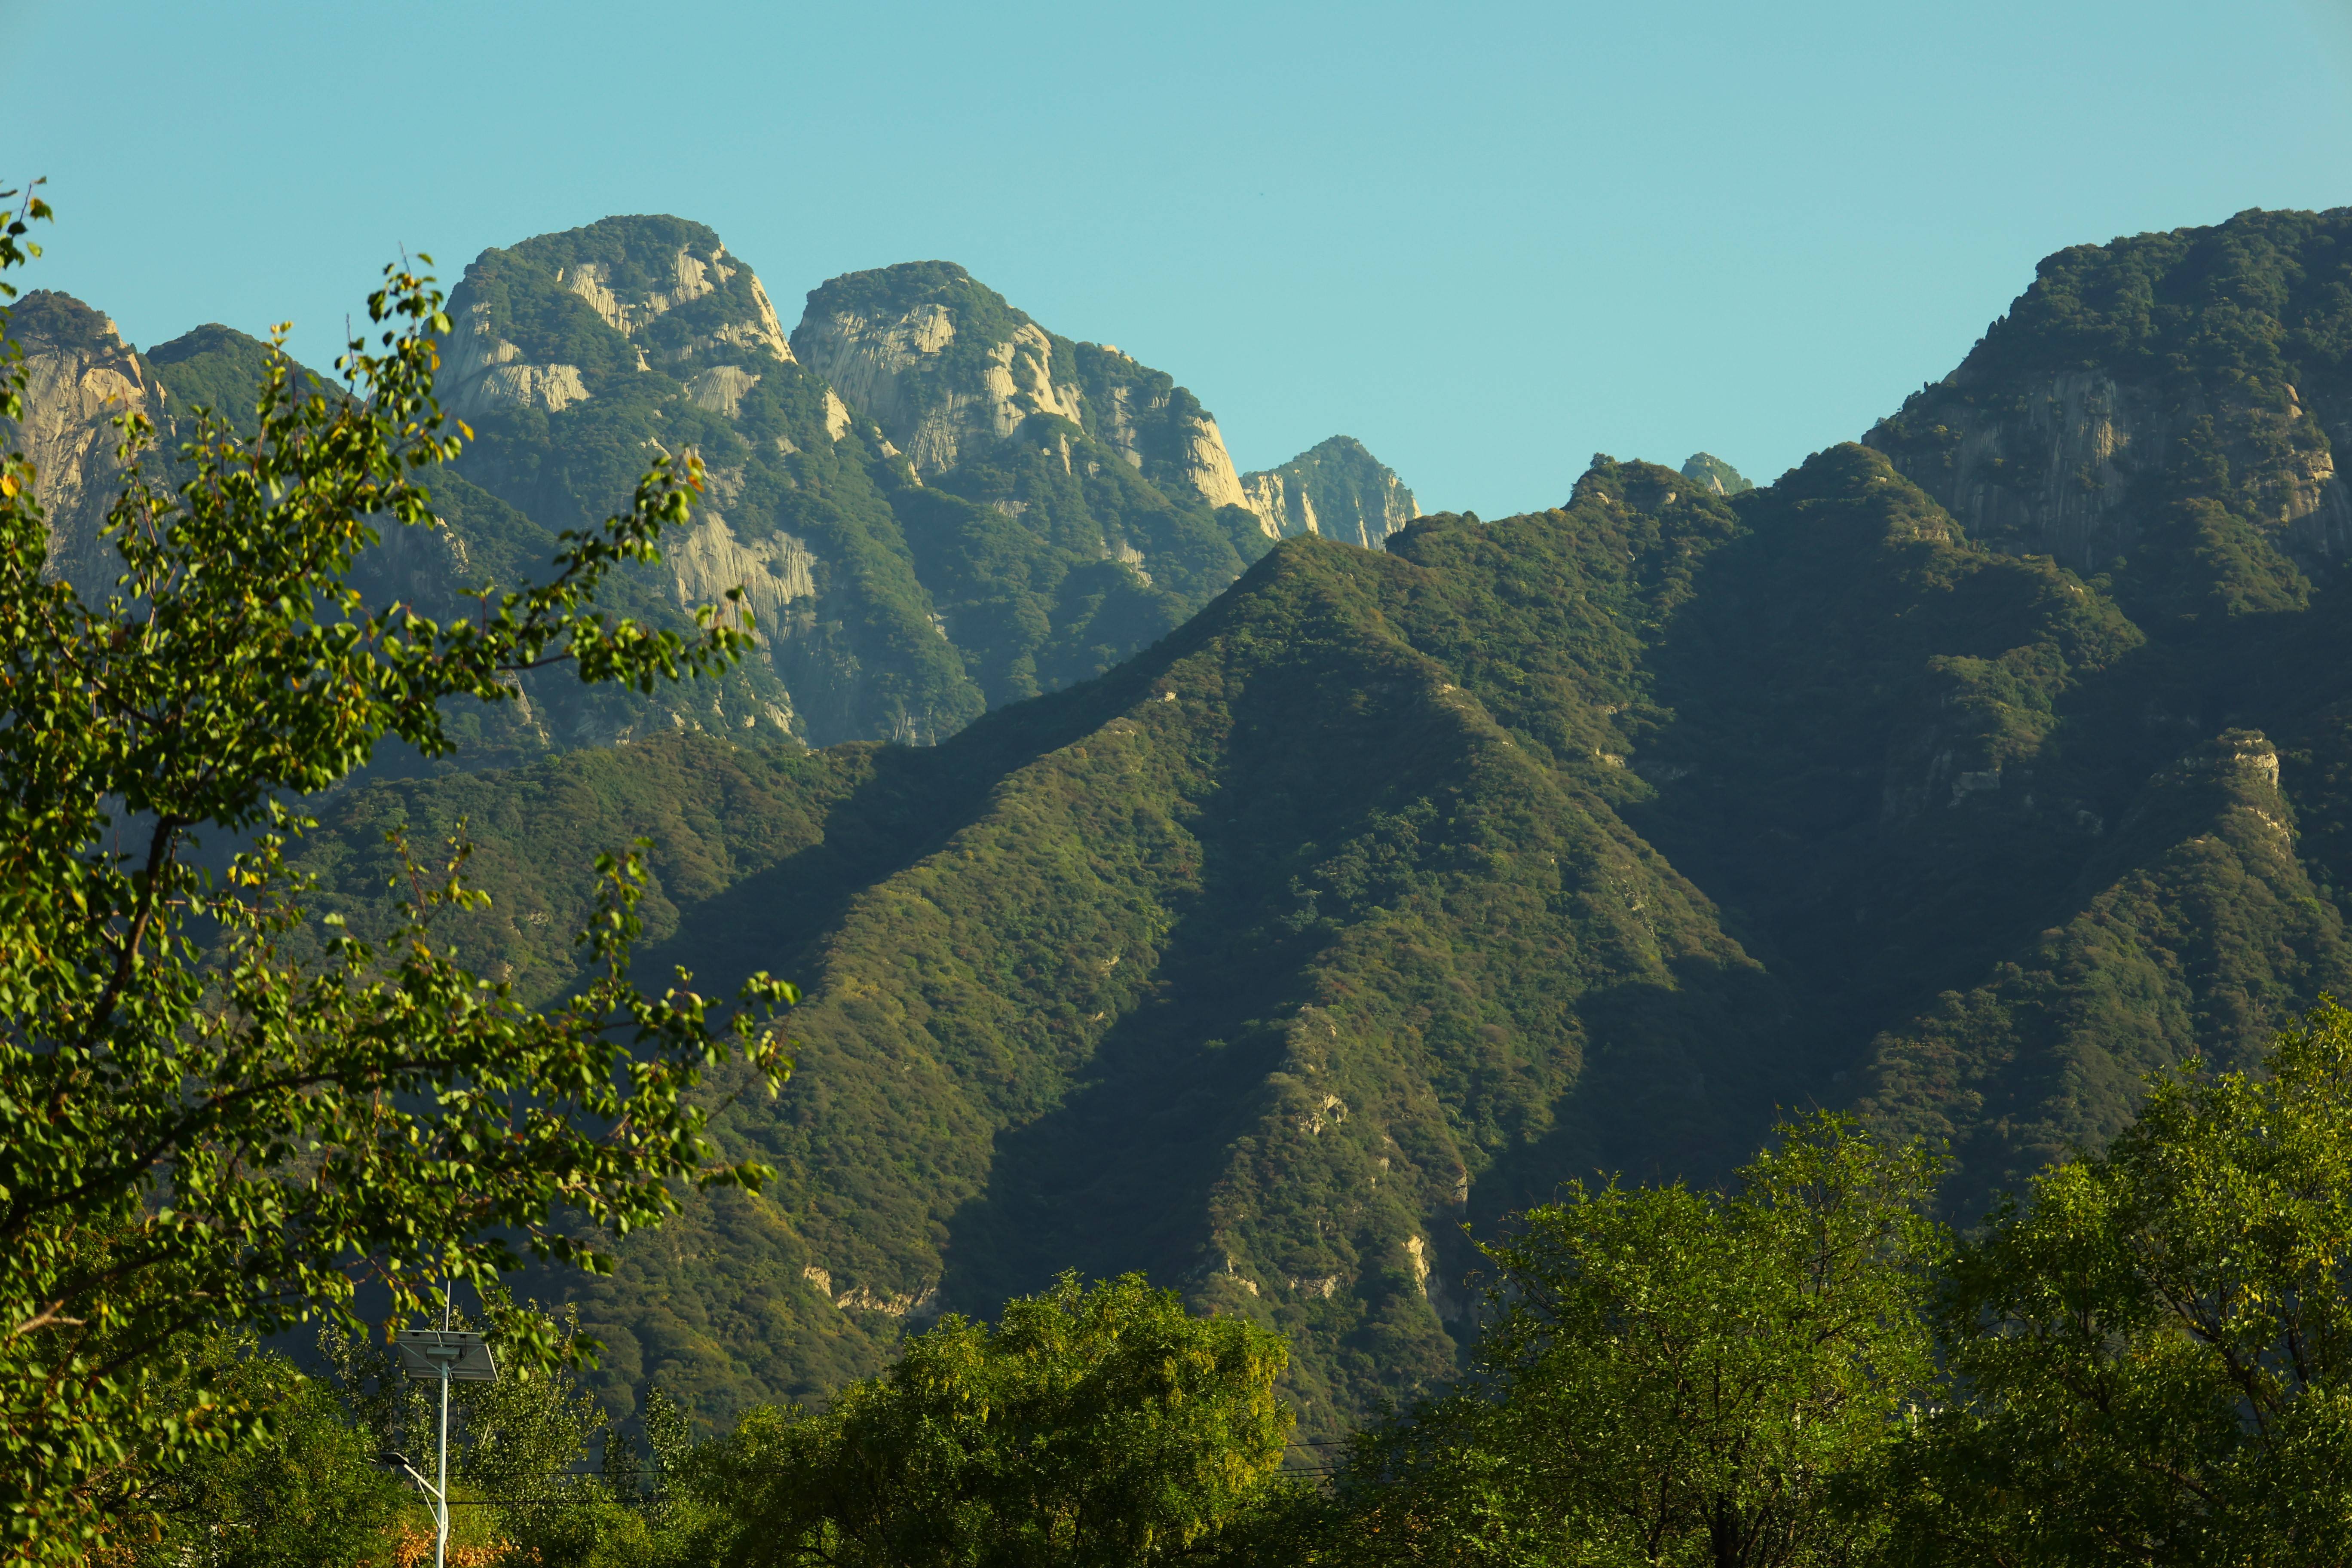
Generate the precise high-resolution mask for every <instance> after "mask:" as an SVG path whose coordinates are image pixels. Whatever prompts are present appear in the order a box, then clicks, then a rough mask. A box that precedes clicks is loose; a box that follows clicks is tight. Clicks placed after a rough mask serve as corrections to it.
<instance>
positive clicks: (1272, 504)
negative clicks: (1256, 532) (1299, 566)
mask: <svg viewBox="0 0 2352 1568" xmlns="http://www.w3.org/2000/svg"><path fill="white" fill-rule="evenodd" d="M1241 485H1242V493H1243V495H1244V497H1245V498H1246V499H1247V502H1248V505H1249V509H1250V510H1252V511H1254V512H1255V513H1256V514H1257V517H1258V521H1259V525H1260V526H1261V527H1263V528H1264V529H1265V531H1266V533H1267V535H1268V536H1269V537H1271V538H1276V539H1291V538H1295V537H1297V535H1299V534H1302V533H1313V534H1319V535H1321V536H1322V537H1323V538H1325V539H1336V540H1339V542H1342V543H1345V544H1359V545H1361V546H1363V547H1364V548H1365V549H1367V550H1378V549H1379V548H1381V543H1382V542H1384V541H1385V540H1386V539H1387V538H1388V537H1389V535H1391V534H1392V533H1394V532H1396V531H1397V530H1399V529H1401V528H1402V527H1403V526H1404V525H1405V524H1406V523H1409V522H1411V521H1412V520H1413V519H1414V518H1416V517H1419V516H1420V515H1421V508H1420V507H1419V506H1418V505H1416V504H1415V503H1414V501H1413V499H1412V491H1411V490H1409V489H1405V488H1404V481H1403V480H1402V479H1398V478H1397V477H1396V475H1395V474H1394V473H1393V472H1391V470H1390V469H1389V468H1386V467H1384V466H1383V465H1382V464H1381V460H1380V459H1379V458H1375V457H1373V456H1372V455H1371V453H1370V452H1368V451H1366V450H1365V449H1364V444H1363V443H1362V442H1360V441H1358V440H1356V439H1355V438H1353V437H1348V436H1334V437H1331V438H1330V439H1329V440H1328V441H1325V442H1323V443H1322V444H1321V445H1319V446H1317V447H1310V448H1308V449H1307V451H1304V452H1301V453H1300V454H1299V455H1298V456H1297V457H1296V458H1291V459H1290V461H1288V462H1286V463H1285V464H1283V465H1282V466H1281V467H1280V468H1264V469H1260V470H1259V471H1257V472H1255V473H1249V474H1244V475H1243V476H1242V479H1241Z"/></svg>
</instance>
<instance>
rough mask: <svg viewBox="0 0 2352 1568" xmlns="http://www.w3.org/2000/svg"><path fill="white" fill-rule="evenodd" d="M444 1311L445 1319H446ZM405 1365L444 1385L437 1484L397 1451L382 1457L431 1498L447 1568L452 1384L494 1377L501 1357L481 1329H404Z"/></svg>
mask: <svg viewBox="0 0 2352 1568" xmlns="http://www.w3.org/2000/svg"><path fill="white" fill-rule="evenodd" d="M443 1321H445V1322H446V1321H447V1319H446V1317H445V1318H444V1319H443ZM393 1348H394V1350H395V1351H397V1352H399V1353H400V1365H401V1370H403V1371H404V1372H405V1373H408V1375H409V1376H411V1377H414V1378H425V1379H429V1380H431V1381H433V1382H436V1383H438V1384H440V1385H441V1457H440V1462H439V1464H438V1466H437V1467H436V1471H435V1473H436V1475H437V1476H438V1477H439V1479H440V1484H439V1485H438V1486H435V1485H433V1484H431V1483H430V1482H428V1481H426V1480H425V1478H424V1477H423V1476H420V1475H418V1474H417V1473H416V1467H415V1466H414V1465H412V1464H410V1463H409V1462H408V1460H407V1459H406V1458H404V1457H403V1456H402V1455H399V1454H394V1453H390V1452H386V1453H384V1454H382V1455H380V1456H378V1459H379V1462H380V1463H383V1464H387V1465H398V1466H399V1467H400V1468H402V1469H404V1470H406V1471H407V1472H408V1474H409V1478H410V1479H412V1480H414V1481H415V1483H416V1487H417V1489H418V1490H419V1491H422V1492H424V1493H425V1495H426V1496H428V1497H430V1498H431V1499H432V1500H433V1524H434V1537H433V1568H448V1561H449V1385H450V1384H452V1383H495V1382H497V1381H498V1376H499V1367H498V1363H497V1362H495V1361H493V1360H492V1359H491V1357H490V1347H489V1345H488V1342H486V1341H485V1340H484V1339H483V1338H482V1336H481V1335H479V1334H469V1333H466V1332H463V1331H452V1330H449V1329H403V1330H402V1331H400V1332H399V1333H397V1334H395V1335H394V1336H393Z"/></svg>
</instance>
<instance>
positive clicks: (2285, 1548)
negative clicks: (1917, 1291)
mask: <svg viewBox="0 0 2352 1568" xmlns="http://www.w3.org/2000/svg"><path fill="white" fill-rule="evenodd" d="M1940 1310H1941V1315H1942V1321H1943V1333H1944V1337H1945V1338H1946V1340H1947V1342H1948V1354H1949V1357H1950V1362H1951V1366H1952V1369H1953V1373H1954V1375H1955V1394H1956V1397H1955V1400H1954V1402H1953V1404H1952V1405H1950V1406H1949V1407H1948V1409H1946V1410H1944V1411H1942V1412H1940V1413H1939V1414H1938V1415H1937V1416H1936V1417H1935V1418H1934V1419H1933V1420H1932V1421H1930V1422H1929V1423H1928V1424H1927V1426H1925V1427H1924V1428H1923V1429H1922V1430H1921V1432H1920V1434H1919V1437H1918V1440H1917V1441H1916V1443H1914V1444H1912V1445H1910V1446H1909V1447H1910V1449H1911V1454H1910V1458H1909V1462H1908V1464H1907V1465H1906V1473H1905V1475H1904V1477H1903V1478H1902V1484H1903V1487H1904V1494H1905V1496H1906V1500H1907V1507H1908V1510H1909V1512H1908V1516H1907V1518H1906V1530H1905V1531H1904V1537H1905V1541H1906V1546H1907V1548H1908V1551H1909V1554H1910V1555H1911V1556H1912V1557H1913V1558H1914V1559H1915V1560H1917V1561H1925V1562H1937V1563H1996V1564H2011V1563H2014V1564H2028V1563H2033V1564H2042V1563H2049V1564H2058V1563H2065V1564H2070V1565H2071V1564H2084V1565H2089V1564H2105V1563H2175V1564H2182V1565H2189V1564H2199V1565H2201V1564H2222V1563H2229V1564H2238V1563H2342V1562H2345V1561H2347V1560H2352V1465H2347V1461H2346V1456H2347V1454H2352V1012H2347V1011H2346V1010H2345V1009H2344V1008H2343V1007H2342V1006H2340V1005H2336V1003H2334V1002H2332V1001H2331V1002H2325V1003H2323V1004H2322V1005H2320V1006H2318V1007H2317V1008H2316V1009H2315V1010H2314V1011H2313V1012H2312V1013H2311V1014H2309V1016H2307V1017H2306V1018H2305V1021H2304V1023H2303V1025H2302V1026H2301V1027H2299V1028H2295V1029H2292V1030H2289V1031H2287V1032H2285V1033H2284V1034H2282V1035H2280V1036H2279V1037H2277V1040H2276V1042H2275V1044H2274V1045H2273V1049H2272V1052H2271V1055H2270V1058H2269V1059H2268V1062H2267V1064H2266V1071H2263V1072H2261V1073H2252V1072H2246V1073H2229V1074H2223V1075H2219V1076H2210V1077H2209V1076H2205V1075H2204V1074H2203V1073H2202V1072H2201V1070H2200V1067H2199V1065H2198V1064H2196V1063H2191V1064H2189V1066H2187V1067H2185V1068H2183V1069H2181V1070H2180V1071H2179V1072H2178V1073H2175V1074H2170V1075H2167V1076H2165V1077H2162V1078H2159V1079H2157V1080H2156V1081H2155V1083H2154V1086H2153V1088H2152V1089H2151V1091H2150V1093H2149V1096H2148V1099H2147V1105H2146V1106H2145V1108H2144V1109H2143V1110H2142V1111H2141V1113H2140V1116H2139V1119H2138V1121H2137V1122H2136V1123H2135V1124H2134V1125H2133V1126H2132V1127H2131V1128H2130V1129H2129V1130H2128V1131H2126V1132H2124V1133H2123V1134H2122V1135H2121V1136H2119V1137H2118V1138H2116V1141H2115V1142H2114V1143H2113V1144H2112V1145H2111V1146H2110V1147H2109V1149H2108V1150H2107V1152H2105V1153H2104V1154H2101V1155H2098V1156H2095V1157H2089V1158H2083V1159H2077V1160H2074V1161H2073V1162H2071V1163H2066V1164H2063V1165H2059V1166H2057V1167H2055V1168H2053V1169H2052V1170H2050V1171H2047V1172H2045V1173H2043V1174H2042V1175H2041V1176H2040V1177H2038V1178H2037V1179H2036V1180H2035V1182H2034V1183H2033V1185H2032V1190H2031V1191H2030V1192H2029V1193H2028V1194H2026V1195H2025V1196H2024V1197H2023V1198H2022V1199H2020V1200H2012V1201H2010V1202H2008V1203H2006V1204H2004V1205H2002V1206H2001V1207H2000V1209H1999V1210H1997V1211H1996V1212H1995V1214H1994V1215H1993V1216H1992V1218H1991V1220H1990V1224H1989V1225H1988V1226H1987V1227H1986V1229H1985V1231H1984V1232H1983V1234H1982V1235H1981V1236H1980V1237H1978V1238H1977V1239H1975V1240H1972V1241H1971V1242H1970V1243H1969V1244H1968V1245H1967V1246H1966V1247H1963V1248H1962V1249H1961V1250H1960V1252H1959V1254H1958V1259H1957V1261H1956V1264H1955V1266H1954V1268H1953V1271H1952V1275H1951V1279H1950V1281H1949V1285H1948V1290H1947V1293H1946V1296H1945V1299H1944V1300H1943V1302H1942V1304H1941V1309H1940Z"/></svg>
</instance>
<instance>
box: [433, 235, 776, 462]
mask: <svg viewBox="0 0 2352 1568" xmlns="http://www.w3.org/2000/svg"><path fill="white" fill-rule="evenodd" d="M518 275H520V276H518ZM547 283H552V284H553V285H555V286H556V288H557V289H560V290H561V293H560V294H559V295H558V296H557V298H558V300H578V301H579V304H578V305H577V306H573V307H571V308H572V309H574V310H578V309H583V308H584V309H585V310H587V311H588V312H590V313H592V314H593V316H594V317H595V318H596V320H598V321H602V322H603V323H604V325H605V326H607V327H609V328H611V329H612V330H613V331H615V332H617V333H619V334H620V335H621V336H622V338H624V339H625V340H626V342H627V349H626V350H625V351H623V352H621V353H605V354H602V355H600V356H599V357H600V363H594V364H584V363H572V361H571V359H569V358H567V357H565V356H566V355H567V354H576V353H579V352H580V351H581V350H582V349H592V350H593V348H595V346H596V345H595V343H594V338H593V330H592V331H591V333H590V334H589V336H588V338H587V339H586V340H585V341H583V339H582V338H581V337H580V335H579V334H578V333H577V332H576V331H567V329H566V328H565V326H564V323H563V321H562V316H561V312H560V311H553V312H551V311H550V310H545V309H541V310H535V311H532V312H530V313H529V315H528V316H527V317H523V316H518V315H517V314H516V312H515V310H514V304H513V302H514V300H515V298H516V292H515V291H516V288H517V286H518V285H519V284H520V286H521V287H522V289H523V290H524V292H525V293H528V294H537V293H540V292H541V288H542V287H543V285H544V284H547ZM452 303H453V305H454V306H456V307H457V308H456V309H455V310H453V312H452V314H453V315H454V316H455V317H456V318H457V332H456V333H455V334H454V335H453V337H452V339H451V341H450V342H449V344H448V345H447V347H446V350H445V352H444V354H443V365H442V370H441V374H440V375H439V377H438V378H437V379H436V390H437V391H438V392H439V394H440V396H441V401H442V405H443V406H444V407H446V408H447V409H448V410H449V411H450V412H451V413H454V414H457V415H458V416H461V417H464V418H468V419H471V418H475V417H478V416H483V415H487V414H490V413H493V412H495V411H497V410H499V409H500V408H536V409H539V410H541V412H544V413H549V414H559V413H562V411H563V410H564V409H566V408H568V407H570V406H572V405H574V404H576V403H580V402H583V401H584V400H586V399H588V398H590V397H593V396H594V395H596V392H597V389H598V384H600V383H601V382H603V381H604V379H606V378H607V377H610V376H613V375H626V374H632V373H636V372H645V371H650V370H655V369H659V370H662V371H664V372H666V373H668V374H674V375H676V376H677V377H678V378H679V379H680V380H682V381H685V382H686V383H687V384H688V397H689V398H690V399H691V400H692V401H693V402H695V403H696V404H697V405H698V406H701V407H704V408H708V409H709V410H710V411H711V412H713V413H723V414H725V415H727V416H729V417H730V418H731V417H733V416H735V413H736V411H737V407H738V405H739V404H740V400H741V396H742V394H743V393H744V392H745V391H748V390H749V388H750V386H751V384H755V383H756V382H757V381H758V379H759V377H760V375H761V374H762V372H761V369H760V366H761V363H762V362H767V361H773V362H780V363H786V364H789V363H792V362H793V351H792V344H791V342H790V341H789V340H788V339H787V337H786V336H785V333H784V327H783V322H782V321H781V320H780V319H779V318H778V317H777V315H776V308H775V306H774V304H773V303H772V302H771V301H770V300H769V298H768V291H767V289H765V288H764V287H762V286H761V282H760V280H759V279H758V278H756V277H754V276H752V274H751V271H750V270H749V269H748V268H745V267H744V266H743V265H742V264H741V263H740V262H738V261H736V260H734V259H733V258H730V257H729V256H728V254H727V247H725V246H724V245H722V244H720V243H719V237H718V236H717V235H715V234H713V233H712V232H711V231H710V230H709V229H708V228H706V227H704V226H702V225H700V224H689V223H686V222H684V221H682V220H680V219H677V218H669V217H647V218H606V219H604V220H603V221H602V222H601V223H594V224H591V225H589V226H587V227H585V228H579V229H572V230H571V231H569V232H567V233H563V234H556V235H542V236H541V237H538V238H536V239H532V240H527V241H525V242H524V243H523V244H521V245H519V246H516V247H513V248H512V249H509V250H487V251H484V252H483V253H482V255H481V256H480V257H479V258H478V259H477V260H476V261H475V262H474V263H473V265H472V266H470V267H468V268H467V269H466V281H465V282H464V283H463V284H461V285H460V286H459V289H458V298H457V299H454V300H453V301H452ZM543 303H545V302H544V301H543ZM525 320H528V321H529V325H528V326H524V325H521V324H520V322H522V321H525ZM609 341H610V340H607V342H609Z"/></svg>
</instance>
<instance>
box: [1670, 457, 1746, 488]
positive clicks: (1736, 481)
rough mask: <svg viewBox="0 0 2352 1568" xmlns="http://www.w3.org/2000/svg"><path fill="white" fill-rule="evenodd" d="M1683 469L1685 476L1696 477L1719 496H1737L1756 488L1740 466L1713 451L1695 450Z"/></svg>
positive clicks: (1687, 477)
mask: <svg viewBox="0 0 2352 1568" xmlns="http://www.w3.org/2000/svg"><path fill="white" fill-rule="evenodd" d="M1682 471H1683V478H1685V479H1696V480H1697V481H1698V482H1699V483H1701V484H1703V485H1705V486H1706V487H1707V489H1711V490H1713V491H1714V492H1715V493H1716V494H1717V495H1719V496H1736V495H1738V494H1739V493H1740V492H1741V491H1742V490H1752V489H1755V488H1756V486H1755V484H1754V483H1753V482H1752V481H1750V480H1749V479H1746V478H1744V477H1743V476H1742V475H1741V474H1740V472H1739V470H1738V468H1733V467H1732V466H1731V465H1730V464H1729V463H1727V462H1725V461H1724V460H1723V459H1722V458H1718V457H1717V456H1716V455H1715V454H1714V453H1712V452H1693V453H1692V454H1691V455H1690V457H1689V458H1686V459H1685V461H1684V463H1683V470H1682Z"/></svg>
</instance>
